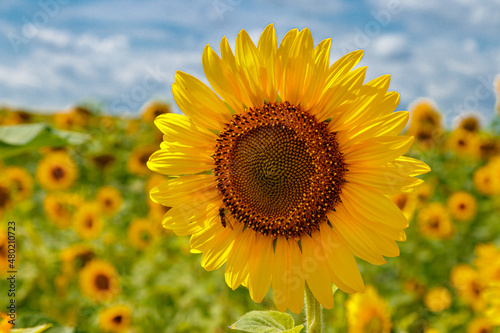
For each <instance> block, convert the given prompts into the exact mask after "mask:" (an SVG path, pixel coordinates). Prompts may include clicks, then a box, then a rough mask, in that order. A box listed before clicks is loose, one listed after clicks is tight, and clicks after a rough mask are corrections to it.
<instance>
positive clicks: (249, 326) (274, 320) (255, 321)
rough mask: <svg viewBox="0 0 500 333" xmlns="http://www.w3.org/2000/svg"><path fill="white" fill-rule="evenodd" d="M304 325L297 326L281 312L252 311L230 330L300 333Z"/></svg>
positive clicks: (263, 332)
mask: <svg viewBox="0 0 500 333" xmlns="http://www.w3.org/2000/svg"><path fill="white" fill-rule="evenodd" d="M303 327H304V325H298V326H295V322H294V320H293V318H292V316H290V315H289V314H288V313H282V312H279V311H251V312H248V313H246V314H244V315H243V317H241V318H240V320H238V321H237V322H235V323H234V324H232V325H231V326H230V327H229V328H231V329H234V330H240V331H244V332H258V333H277V332H289V333H296V332H300V331H301V330H302V328H303Z"/></svg>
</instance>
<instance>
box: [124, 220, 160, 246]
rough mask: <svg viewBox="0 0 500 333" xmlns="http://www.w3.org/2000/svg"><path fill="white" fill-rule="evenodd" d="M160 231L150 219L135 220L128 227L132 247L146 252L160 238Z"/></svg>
mask: <svg viewBox="0 0 500 333" xmlns="http://www.w3.org/2000/svg"><path fill="white" fill-rule="evenodd" d="M158 234H159V230H158V227H157V225H156V224H155V223H152V222H151V221H150V220H148V219H135V220H133V221H132V222H131V223H130V226H129V227H128V240H129V242H130V245H132V246H133V247H134V248H136V249H138V250H145V249H146V248H147V247H148V246H149V245H151V243H153V242H154V240H155V239H156V238H157V237H158Z"/></svg>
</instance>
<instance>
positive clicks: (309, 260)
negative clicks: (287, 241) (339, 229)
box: [300, 234, 333, 309]
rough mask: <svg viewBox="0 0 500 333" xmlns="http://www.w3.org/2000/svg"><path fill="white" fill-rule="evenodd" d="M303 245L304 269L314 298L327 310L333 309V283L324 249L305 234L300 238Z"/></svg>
mask: <svg viewBox="0 0 500 333" xmlns="http://www.w3.org/2000/svg"><path fill="white" fill-rule="evenodd" d="M300 243H301V244H302V269H303V270H304V272H305V274H306V281H307V285H308V286H309V289H311V291H312V293H313V295H314V297H315V298H316V299H317V300H318V302H319V303H320V304H321V305H322V306H323V307H325V308H327V309H332V308H333V291H332V281H331V280H330V279H329V276H330V275H329V274H328V270H327V269H326V268H325V266H327V265H328V263H327V262H326V257H325V256H324V253H322V252H323V249H322V248H321V247H320V246H319V245H318V244H317V243H316V242H315V241H314V240H313V239H312V238H311V237H309V235H307V234H305V235H303V236H302V237H301V238H300Z"/></svg>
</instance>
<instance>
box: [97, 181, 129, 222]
mask: <svg viewBox="0 0 500 333" xmlns="http://www.w3.org/2000/svg"><path fill="white" fill-rule="evenodd" d="M96 201H97V203H98V205H99V207H100V209H101V211H102V212H103V213H104V214H105V215H107V216H113V215H115V214H116V213H118V211H119V210H120V208H121V206H122V204H123V197H122V194H121V192H120V191H118V190H117V189H116V188H115V187H112V186H103V187H101V188H100V189H99V191H98V192H97V196H96Z"/></svg>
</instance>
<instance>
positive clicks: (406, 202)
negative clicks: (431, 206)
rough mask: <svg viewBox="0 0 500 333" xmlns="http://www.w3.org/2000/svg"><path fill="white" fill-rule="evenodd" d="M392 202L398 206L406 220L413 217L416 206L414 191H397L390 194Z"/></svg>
mask: <svg viewBox="0 0 500 333" xmlns="http://www.w3.org/2000/svg"><path fill="white" fill-rule="evenodd" d="M390 198H391V200H392V202H394V203H395V204H396V206H398V208H399V209H400V210H401V211H402V212H403V214H404V215H405V216H406V218H407V219H408V221H410V220H411V219H412V217H413V213H414V212H415V208H416V207H417V195H416V192H412V193H398V194H394V195H391V196H390Z"/></svg>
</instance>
